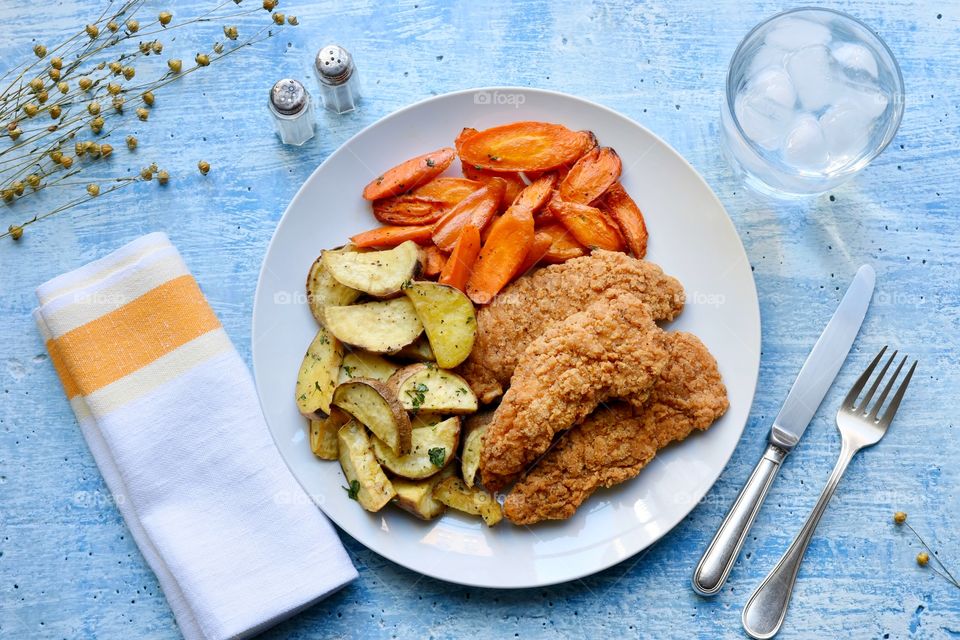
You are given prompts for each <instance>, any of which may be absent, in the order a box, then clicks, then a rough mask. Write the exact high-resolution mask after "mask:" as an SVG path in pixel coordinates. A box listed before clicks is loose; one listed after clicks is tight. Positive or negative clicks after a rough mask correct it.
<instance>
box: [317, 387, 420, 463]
mask: <svg viewBox="0 0 960 640" xmlns="http://www.w3.org/2000/svg"><path fill="white" fill-rule="evenodd" d="M333 404H334V405H336V406H337V407H340V408H341V409H343V410H344V411H346V412H347V413H349V414H350V415H351V416H353V417H354V418H356V419H357V420H359V421H360V422H361V423H362V424H364V425H366V426H367V428H368V429H370V431H372V432H373V434H374V435H375V436H377V437H378V438H380V439H381V440H383V442H385V443H386V444H387V446H389V447H390V448H391V449H392V450H393V452H394V453H396V454H397V455H404V454H407V453H410V446H411V431H412V430H413V428H412V427H411V426H410V417H409V416H408V415H407V412H406V411H405V410H404V408H403V407H402V406H401V404H400V402H398V401H397V398H396V396H395V395H393V392H392V391H391V390H390V389H389V388H388V387H387V385H385V384H384V383H382V382H378V381H377V380H373V379H372V378H356V379H354V380H350V381H349V382H344V383H343V384H339V385H337V388H336V390H335V391H334V392H333Z"/></svg>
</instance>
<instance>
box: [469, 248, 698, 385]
mask: <svg viewBox="0 0 960 640" xmlns="http://www.w3.org/2000/svg"><path fill="white" fill-rule="evenodd" d="M623 292H626V293H632V294H634V295H636V296H637V297H638V298H639V299H640V300H641V301H642V302H643V304H644V305H645V306H646V307H647V309H648V310H649V312H650V315H651V316H653V319H654V320H658V321H659V320H673V319H674V318H675V317H676V316H677V315H678V314H679V313H680V311H681V310H682V309H683V286H682V285H681V284H680V282H679V281H677V280H676V278H673V277H671V276H668V275H666V274H665V273H664V272H663V270H662V269H661V268H660V267H659V266H657V265H655V264H653V263H651V262H646V261H643V260H637V259H636V258H632V257H630V256H628V255H627V254H625V253H620V252H615V251H600V250H598V251H594V252H593V253H591V254H590V255H589V256H584V257H582V258H574V259H573V260H568V261H567V262H565V263H564V264H558V265H552V266H549V267H544V268H543V269H539V270H537V271H535V272H533V273H532V274H530V275H526V276H523V277H522V278H520V279H518V280H517V281H516V282H514V283H513V284H511V285H510V286H508V287H506V288H505V289H504V290H503V291H502V292H501V293H500V294H499V295H498V296H497V297H496V298H494V300H493V302H491V303H490V304H488V305H486V306H484V307H481V308H480V310H479V311H478V312H477V339H476V342H475V344H474V347H473V351H472V353H471V354H470V357H469V358H468V359H467V360H466V362H464V363H463V364H462V365H460V368H459V373H460V375H462V376H463V377H464V378H465V379H466V380H467V382H468V383H469V384H470V388H471V389H473V391H474V393H476V394H477V397H478V398H479V399H480V402H482V403H488V402H491V401H493V400H495V399H497V398H498V397H499V396H501V395H503V390H504V389H505V388H506V387H507V386H508V385H509V384H510V376H511V375H513V370H514V368H515V367H516V366H517V361H518V360H519V359H520V355H521V354H522V353H523V351H524V349H526V347H527V345H529V344H530V343H531V342H533V340H534V339H535V338H536V337H537V336H539V335H540V334H541V333H542V332H543V330H544V329H546V327H547V326H549V325H550V324H552V323H554V322H556V321H558V320H563V319H564V318H566V317H567V316H569V315H571V314H573V313H576V312H578V311H582V310H583V309H585V308H586V307H587V306H588V305H590V304H592V303H593V302H597V301H599V300H613V299H615V298H616V297H618V296H619V295H620V294H621V293H623Z"/></svg>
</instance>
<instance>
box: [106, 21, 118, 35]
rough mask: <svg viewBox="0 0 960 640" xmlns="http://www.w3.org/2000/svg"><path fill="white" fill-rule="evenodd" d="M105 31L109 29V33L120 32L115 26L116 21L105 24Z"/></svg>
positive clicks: (116, 25)
mask: <svg viewBox="0 0 960 640" xmlns="http://www.w3.org/2000/svg"><path fill="white" fill-rule="evenodd" d="M107 29H110V31H112V32H114V33H116V32H117V31H119V30H120V25H119V24H117V21H116V20H111V21H110V22H108V23H107Z"/></svg>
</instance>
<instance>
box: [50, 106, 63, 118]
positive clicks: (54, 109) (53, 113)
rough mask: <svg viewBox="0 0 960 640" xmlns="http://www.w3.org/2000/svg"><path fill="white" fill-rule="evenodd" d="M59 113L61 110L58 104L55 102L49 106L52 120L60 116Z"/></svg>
mask: <svg viewBox="0 0 960 640" xmlns="http://www.w3.org/2000/svg"><path fill="white" fill-rule="evenodd" d="M60 113H61V111H60V105H58V104H55V105H53V106H52V107H50V117H51V118H52V119H53V120H56V119H57V118H59V117H60Z"/></svg>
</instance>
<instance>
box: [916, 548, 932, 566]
mask: <svg viewBox="0 0 960 640" xmlns="http://www.w3.org/2000/svg"><path fill="white" fill-rule="evenodd" d="M928 562H930V555H929V554H928V553H927V552H926V551H921V552H920V553H918V554H917V564H918V565H920V566H921V567H925V566H927V563H928Z"/></svg>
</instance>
